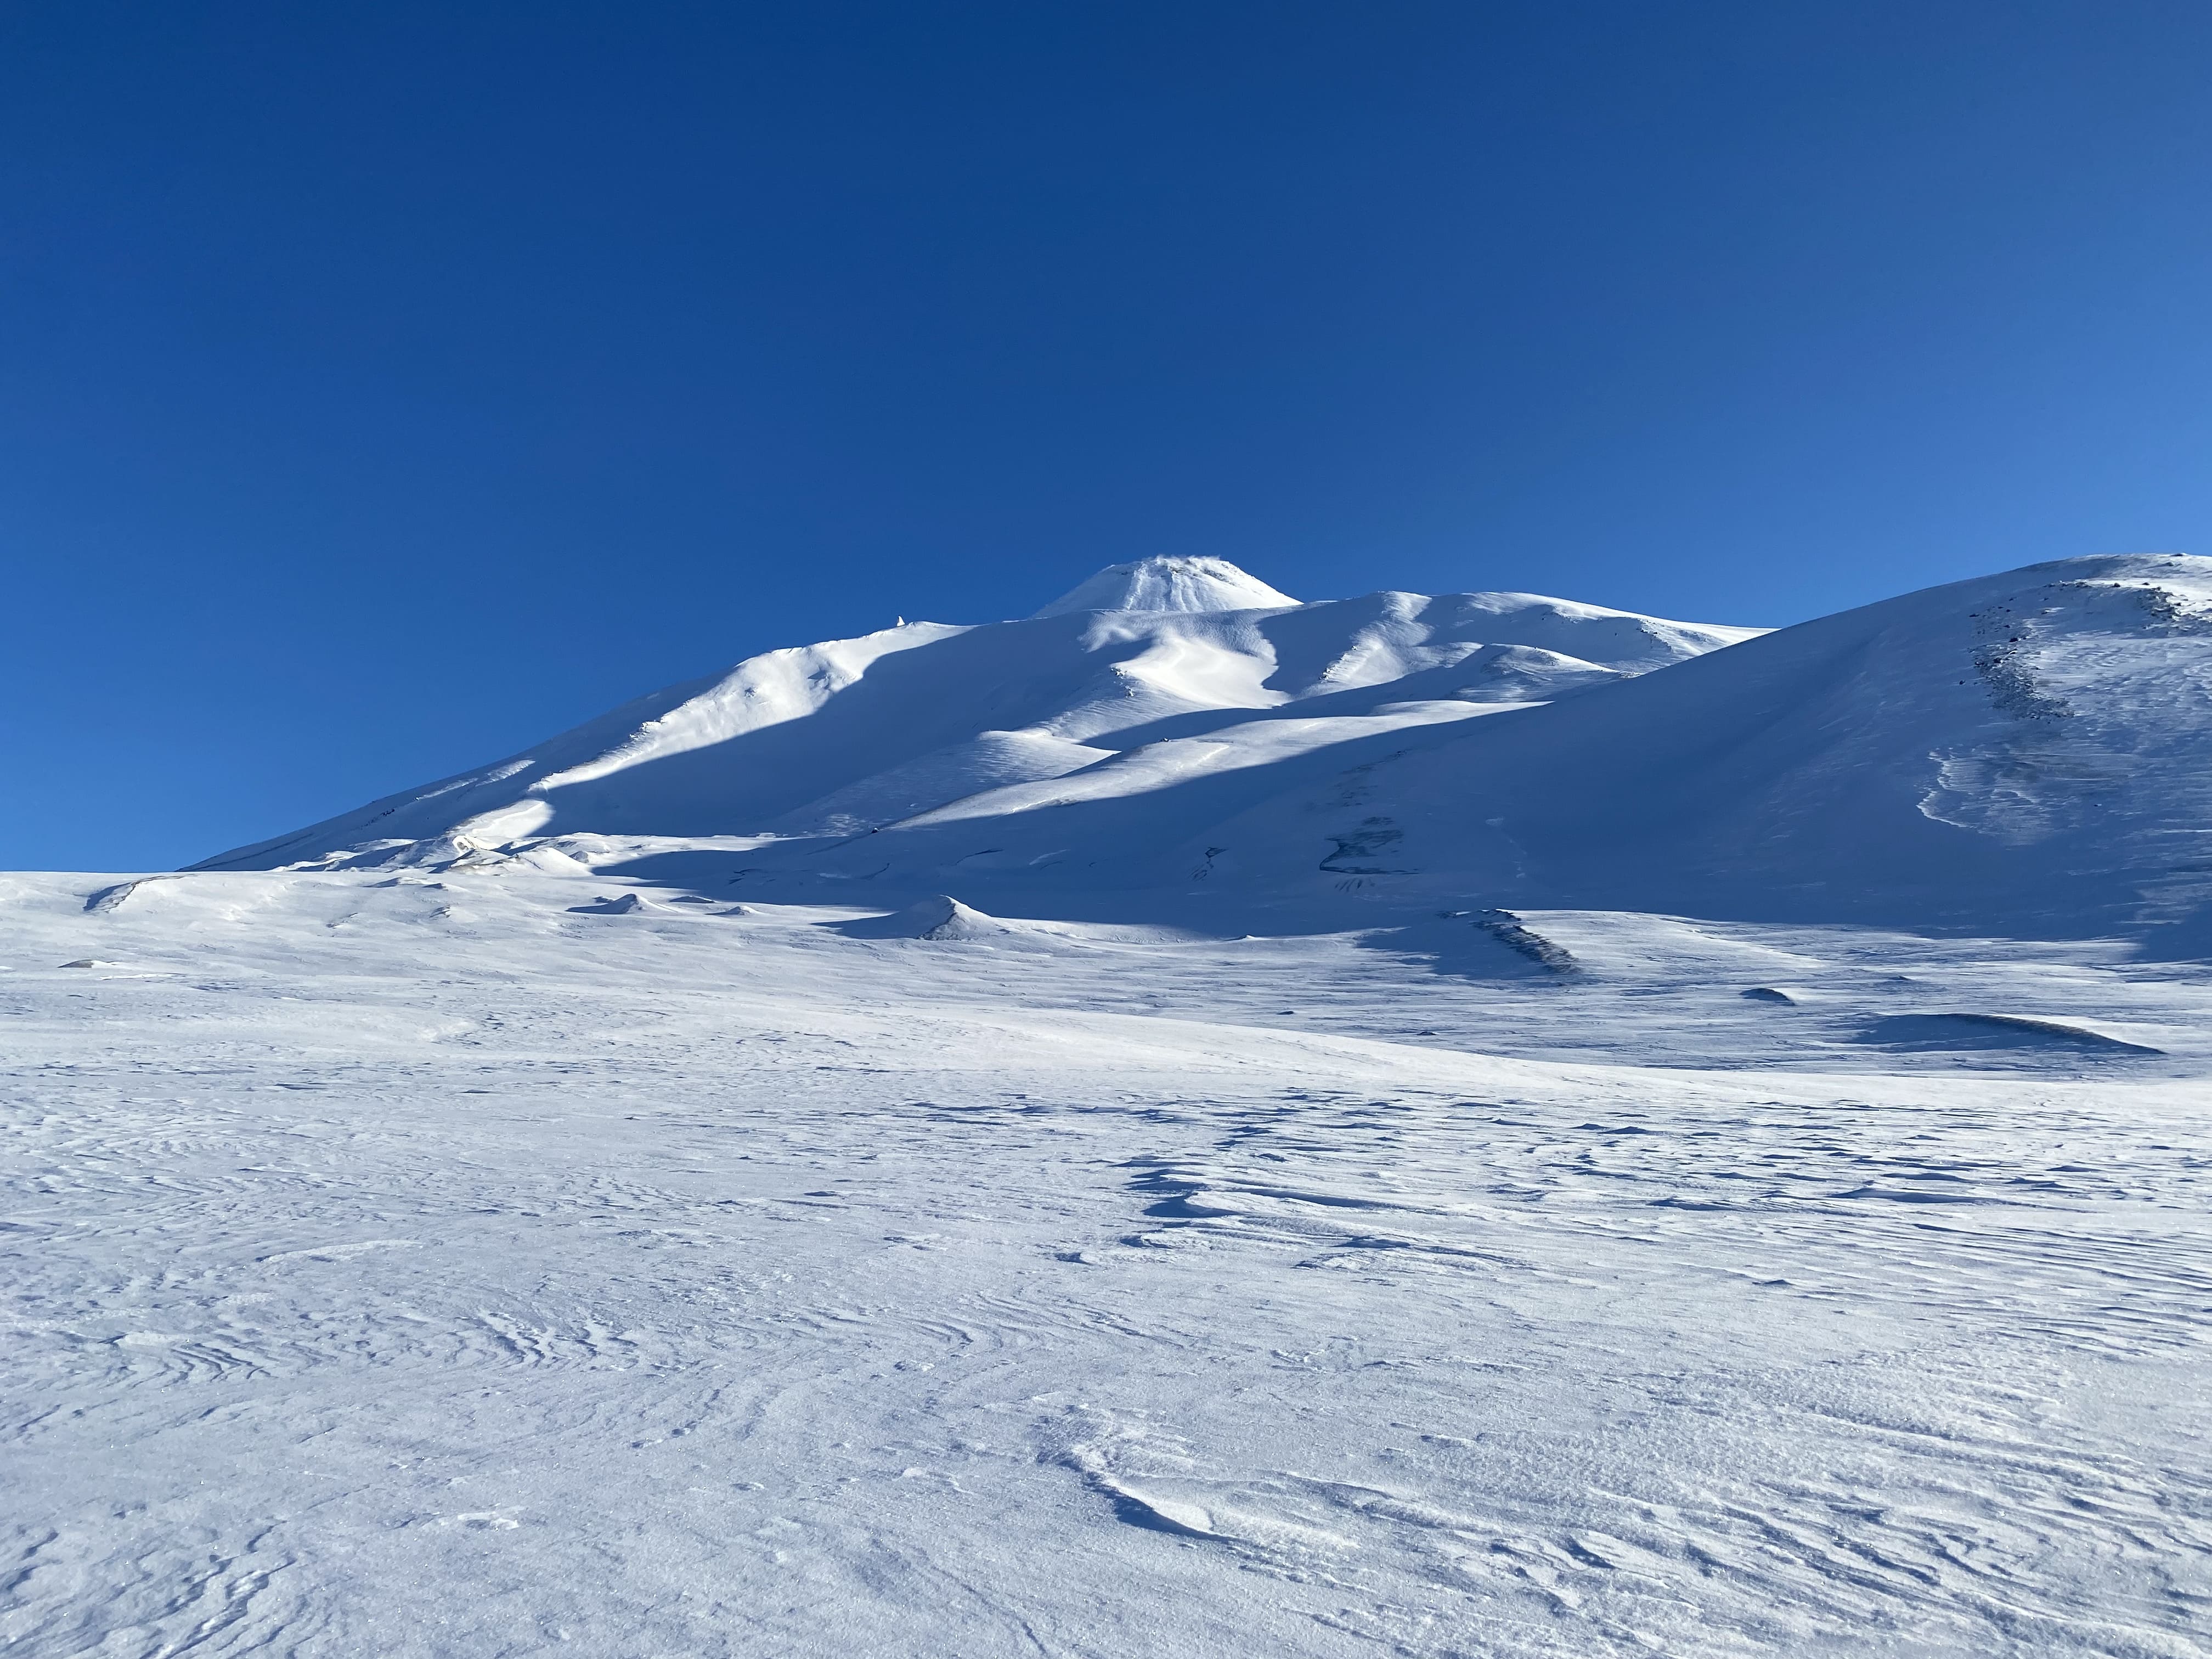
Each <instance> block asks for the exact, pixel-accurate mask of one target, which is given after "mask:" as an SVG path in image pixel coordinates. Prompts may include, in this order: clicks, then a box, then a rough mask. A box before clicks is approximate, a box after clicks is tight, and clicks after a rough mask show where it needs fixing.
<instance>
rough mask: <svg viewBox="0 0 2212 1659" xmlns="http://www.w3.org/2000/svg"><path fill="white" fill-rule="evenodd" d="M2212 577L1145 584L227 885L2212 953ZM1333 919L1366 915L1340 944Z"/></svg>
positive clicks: (739, 696) (704, 714) (448, 785)
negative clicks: (1646, 926)
mask: <svg viewBox="0 0 2212 1659" xmlns="http://www.w3.org/2000/svg"><path fill="white" fill-rule="evenodd" d="M2208 809H2212V560H2205V559H2199V558H2191V557H2185V556H2106V557H2094V558H2082V559H2072V560H2065V561H2061V562H2057V563H2053V564H2047V565H2039V566H2035V567H2033V568H2027V569H2024V570H2019V571H2014V572H2010V573H2008V574H2002V575H1996V576H1989V577H1982V578H1978V579H1975V580H1971V581H1965V582H1957V583H1953V584H1950V585H1948V586H1942V587H1936V588H1931V589H1928V590H1925V591H1923V592H1917V593H1912V594H1908V595H1905V596H1904V597H1902V598H1899V599H1890V600H1886V601H1883V602H1882V603H1880V604H1877V605H1868V606H1864V607H1862V608H1860V609H1857V610H1854V611H1846V612H1843V613H1841V614H1838V615H1837V616H1832V617H1823V618H1821V619H1820V620H1818V621H1814V622H1810V623H1802V624H1800V625H1799V626H1796V627H1794V628H1789V629H1781V630H1778V631H1775V632H1763V631H1762V630H1759V629H1749V628H1738V627H1723V626H1717V625H1711V624H1701V623H1680V622H1670V621H1665V620H1662V619H1660V618H1656V617H1644V616H1638V615H1635V614H1633V613H1631V612H1627V611H1613V610H1607V609H1605V608H1603V607H1601V606H1595V605H1577V604H1572V603H1569V602H1566V601H1563V600H1558V599H1544V598H1541V597H1538V596H1534V595H1531V594H1522V593H1458V594H1447V595H1443V596H1438V597H1434V598H1431V597H1425V596H1423V595H1419V594H1413V593H1401V592H1381V593H1372V594H1369V595H1366V596H1364V598H1359V599H1335V600H1325V601H1320V602H1316V603H1311V604H1302V603H1300V602H1298V601H1297V600H1295V599H1291V598H1290V597H1289V596H1288V595H1285V594H1283V593H1281V592H1277V591H1276V590H1275V589H1273V588H1272V587H1270V586H1267V584H1266V583H1264V582H1261V581H1260V580H1257V579H1255V578H1254V577H1252V576H1250V575H1249V574H1246V573H1245V572H1243V571H1242V570H1239V569H1238V568H1237V567H1235V566H1234V565H1231V564H1228V563H1226V562H1223V561H1220V560H1212V559H1148V560H1145V561H1142V562H1139V563H1135V564H1130V565H1121V566H1115V567H1113V568H1110V569H1108V570H1105V571H1102V572H1100V573H1099V574H1097V575H1096V576H1093V577H1092V578H1091V579H1090V580H1087V581H1085V582H1084V583H1083V584H1081V585H1080V586H1078V587H1077V588H1076V589H1074V590H1073V592H1070V593H1068V594H1066V595H1065V596H1064V597H1063V598H1061V599H1058V600H1056V601H1054V603H1053V604H1051V605H1047V606H1046V607H1044V609H1043V610H1042V611H1038V612H1037V613H1036V615H1035V616H1032V617H1027V618H1024V619H1020V620H1016V621H1011V622H1002V623H986V624H981V625H955V624H947V623H902V625H900V626H898V627H896V628H891V629H884V630H883V631H882V632H879V633H875V634H870V635H864V636H862V637H860V638H858V639H852V640H841V641H829V642H827V643H823V644H819V645H811V646H803V647H793V648H789V649H786V650H780V651H771V652H769V653H765V654H763V655H761V656H758V657H754V658H750V659H747V660H746V661H744V662H742V663H739V664H738V665H736V666H735V667H734V668H732V669H731V670H730V671H728V672H727V673H726V674H722V675H720V676H717V677H714V678H709V679H705V680H700V681H696V682H693V683H690V684H684V685H678V686H675V687H671V688H670V689H669V690H665V691H662V692H659V693H656V694H654V695H653V696H648V697H645V698H642V699H641V700H639V701H638V702H634V703H631V704H628V705H626V706H624V707H623V708H618V709H616V710H614V711H613V712H611V714H606V715H605V716H603V717H602V718H600V719H599V720H594V721H592V722H590V723H588V724H586V725H585V726H579V727H577V728H575V729H574V730H573V731H570V732H564V733H562V734H561V735H559V736H557V737H555V738H550V739H548V740H547V741H545V742H544V743H542V744H536V745H533V746H532V748H531V749H529V750H526V751H525V752H523V753H521V754H519V755H515V756H512V757H507V758H506V759H504V760H501V761H499V762H496V763H493V764H491V765H489V766H485V767H483V768H480V769H476V770H473V771H471V772H468V773H465V774H462V775H458V776H455V777H452V778H447V779H444V780H441V781H438V782H435V783H433V784H429V785H427V786H424V787H421V788H417V789H412V790H407V791H404V792H402V793H399V794H397V795H393V796H390V797H387V798H386V799H382V800H379V801H374V802H372V803H370V804H369V805H366V806H363V807H362V808H360V809H358V810H357V811H352V812H349V813H345V814H343V815H341V816H339V817H334V818H331V819H329V820H327V821H325V822H324V823H319V824H315V825H313V826H311V827H309V828H308V829H302V830H299V831H295V832H294V833H292V834H290V835H287V836H279V837H277V838H276V839H274V840H271V841H269V842H262V843H259V844H257V845H255V846H252V847H247V848H240V849H238V850H237V851H234V852H232V853H228V854H222V856H220V857H217V858H214V859H210V860H207V861H206V862H205V863H204V864H203V865H200V866H195V867H197V868H201V869H275V868H302V869H318V868H319V869H337V868H363V867H372V866H386V865H388V866H432V867H453V866H466V867H470V868H477V869H493V868H496V867H498V866H500V865H501V863H502V862H503V861H505V860H514V859H526V860H531V861H532V862H534V863H537V864H538V865H540V866H544V865H547V864H549V863H552V864H558V865H560V866H562V867H574V866H577V865H583V866H592V867H595V868H599V869H613V870H629V871H635V872H639V873H653V874H657V875H659V876H663V877H667V878H680V879H685V880H692V881H696V882H698V883H701V884H705V885H710V886H712V887H714V889H716V890H724V891H731V892H734V893H735V894H736V895H737V896H757V897H759V898H762V899H764V900H767V901H769V902H795V903H821V904H840V905H852V906H873V907H896V906H901V905H904V904H907V903H909V902H913V901H915V899H916V898H918V897H921V896H928V895H932V894H939V893H951V894H957V895H958V896H962V897H963V898H969V899H972V900H974V901H975V902H977V903H978V904H979V906H980V907H981V908H983V909H986V910H999V911H1001V912H1003V913H1006V914H1010V915H1049V914H1064V915H1097V916H1109V917H1110V916H1112V915H1117V914H1126V915H1139V914H1141V915H1145V916H1146V917H1149V918H1152V919H1159V918H1162V917H1175V916H1181V917H1184V918H1187V919H1188V920H1190V921H1192V922H1193V924H1194V925H1214V924H1213V921H1209V918H1212V919H1214V920H1216V921H1218V922H1219V925H1230V924H1229V923H1228V921H1227V920H1226V919H1227V918H1228V917H1229V916H1231V915H1237V916H1239V917H1242V918H1243V919H1245V921H1251V920H1252V919H1253V918H1255V917H1264V916H1267V915H1280V916H1282V917H1284V918H1285V921H1286V922H1294V923H1295V925H1299V926H1310V925H1314V917H1315V915H1316V914H1319V915H1322V916H1323V917H1326V916H1328V915H1339V914H1341V915H1346V916H1348V917H1349V916H1356V915H1358V914H1359V913H1361V912H1364V911H1366V910H1368V909H1369V908H1371V907H1373V906H1375V905H1377V904H1381V905H1383V906H1384V907H1386V908H1407V907H1424V908H1430V909H1436V908H1443V909H1464V910H1468V911H1480V910H1482V909H1485V908H1491V907H1498V906H1508V905H1512V906H1522V907H1528V906H1536V907H1544V908H1613V909H1654V910H1664V911H1668V912H1673V913H1678V914H1684V915H1709V916H1714V917H1731V918H1742V919H1770V920H1803V921H1858V922H1865V923H1873V924H1881V925H1887V926H1895V927H1917V928H1929V929H1937V930H1960V931H1980V932H1986V933H1999V934H2008V935H2016V936H2033V935H2050V936H2054V937H2055V936H2062V935H2080V934H2083V933H2123V934H2130V935H2134V936H2136V937H2139V938H2142V939H2144V940H2146V941H2148V943H2150V944H2151V945H2153V946H2154V947H2159V948H2163V949H2166V950H2169V951H2179V952H2183V953H2187V954H2196V953H2198V952H2200V951H2203V950H2204V949H2205V948H2206V947H2207V946H2208V945H2212V811H2208ZM1346 925H1355V924H1354V923H1352V922H1350V921H1347V923H1346Z"/></svg>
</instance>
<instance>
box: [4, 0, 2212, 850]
mask: <svg viewBox="0 0 2212 1659" xmlns="http://www.w3.org/2000/svg"><path fill="white" fill-rule="evenodd" d="M2208 87H2212V7H2208V6H2206V5H2204V4H2203V3H2202V0H2185V3H2172V4H2165V3H2134V0H2098V3H2088V0H2081V3H2072V4H2063V5H2058V4H2035V3H2002V0H1973V3H1950V0H1912V3H1906V4H1887V3H1880V0H1848V3H1845V0H1837V3H1829V4H1798V3H1787V0H1784V3H1775V0H1755V3H1748V0H1747V3H1729V4H1705V3H1695V0H1675V3H1658V0H1637V3H1589V4H1577V3H1561V0H1535V3H1522V4H1480V3H1474V0H1459V3H1447V4H1424V3H1376V4H1352V3H1337V4H1331V5H1304V4H1297V3H1273V0H1271V3H1266V4H1259V3H1254V4H1243V5H1240V4H1221V3H1206V0H1173V3H1163V4H1148V3H1141V0H1113V3H1103V0H1102V3H1093V4H1061V3H1050V0H1024V3H1006V4H992V3H972V4H970V3H959V4H953V3H943V4H940V3H928V0H902V3H888V4H883V5H867V4H850V5H848V4H842V3H827V0H824V3H805V4H757V5H745V4H733V3H724V4H711V5H708V4H702V5H686V4H654V3H640V0H626V3H623V4H620V5H616V4H612V3H604V4H597V5H589V6H585V5H563V4H559V3H547V0H531V3H526V4H523V3H517V4H512V5H502V4H494V3H470V0H440V3H433V4H413V3H404V0H401V3H380V4H378V5H375V6H343V7H342V6H301V5H298V4H295V3H290V0H286V3H282V4H256V3H245V0H238V3H232V0H226V3H220V4H213V5H205V6H177V5H173V4H171V3H167V0H161V3H147V4H138V5H114V4H106V3H100V0H77V3H71V4H68V5H34V4H22V5H8V6H5V7H4V8H3V9H0V566H4V568H5V572H6V574H7V578H8V580H7V586H6V589H5V596H6V604H7V610H6V617H7V626H6V631H5V635H4V638H5V641H6V649H5V652H4V660H0V866H48V867H57V866H58V867H65V868H76V869H102V868H109V869H114V868H139V867H158V866H171V865H174V864H178V863H180V862H183V861H185V860H190V859H193V858H197V857H199V856H203V855H205V854H211V853H214V852H216V851H218V850H220V849H222V848H225V847H227V846H229V845H232V844H234V843H237V842H245V841H249V840H254V839H258V838H260V837H262V836H269V835H273V834H275V833H276V832H277V831H280V830H283V829H288V828H290V827H293V826H295V825H296V824H298V823H304V822H307V821H308V820H310V819H313V818H316V817H322V816H325V815H326V814H328V813H330V812H333V811H338V810H340V809H342V808H344V807H348V806H350V805H355V804H356V803H358V802H360V801H362V800H364V799H368V798H370V797H372V796H374V795H376V794H380V793H386V792H387V791H390V790H392V789H395V788H398V787H402V786H404V785H407V784H410V783H415V782H418V781H423V780H426V779H428V778H430V777H433V776H435V775H440V774H442V773H446V772H449V771H453V770H455V769H459V768H461V767H464V766H466V765H470V764H472V763H477V762H480V761H484V760H488V759H489V758H492V757H495V756H498V755H500V754H502V753H505V752H507V751H509V750H514V749H516V748H519V747H520V746H522V745H524V744H526V743H528V742H529V741H531V740H532V739H533V738H538V737H540V736H543V735H544V734H546V733H548V732H552V731H554V730H556V729H558V728H560V727H562V726H566V725H568V724H571V723H573V722H574V721H576V720H580V719H582V718H584V717H586V716H588V715H590V714H595V713H598V712H599V711H600V710H601V709H603V708H606V707H608V706H610V705H611V704H613V703H615V702H619V701H622V700H623V699H624V698H627V697H629V696H633V695H635V694H637V693H640V692H643V691H646V690H652V689H653V688H655V687H657V686H659V685H661V684H666V683H668V682H671V681H673V680H677V679H680V678H687V677H690V676H692V675H696V674H699V673H703V672H706V671H711V670H713V669H715V668H718V667H720V666H721V665H725V664H726V663H728V662H731V661H732V660H734V659H737V658H738V657H741V656H744V655H746V654H749V653H752V652H755V651H757V650H760V649H763V648H766V647H771V646H775V645H780V644H790V643H795V642H800V641H808V640H813V639H817V638H824V637H833V636H836V635H848V634H853V633H859V632H864V631H866V630H868V629H873V628H877V627H881V626H884V625H885V624H886V623H889V622H890V620H891V618H892V617H893V616H894V615H895V614H896V613H899V612H903V613H904V614H906V615H907V616H908V617H930V618H933V619H938V620H945V621H976V620H984V619H988V618H993V617H1002V616H1007V615H1014V614H1020V613H1024V612H1026V611H1030V610H1032V609H1034V608H1035V607H1036V605H1040V604H1042V603H1043V602H1044V601H1045V600H1047V599H1050V598H1052V597H1053V596H1054V594H1056V593H1058V592H1060V591H1061V590H1063V589H1064V588H1066V587H1067V586H1071V585H1073V583H1074V582H1075V581H1076V580H1079V578H1081V577H1082V576H1083V575H1085V574H1087V573H1088V572H1089V571H1091V569H1093V568H1096V567H1097V566H1099V565H1102V564H1105V563H1109V562H1115V561H1118V560H1122V559H1127V558H1133V557H1139V556H1144V555H1146V554H1152V553H1206V554H1217V555H1220V556H1225V557H1228V558H1231V559H1234V560H1236V561H1237V562H1239V563H1242V564H1244V565H1246V566H1248V567H1249V568H1251V569H1252V570H1253V571H1254V572H1255V574H1259V575H1261V576H1262V577H1264V578H1265V579H1267V580H1269V581H1271V582H1273V583H1274V584H1276V585H1277V586H1280V587H1282V588H1285V590H1287V591H1289V592H1292V593H1295V594H1297V595H1299V596H1300V597H1303V598H1324V597H1330V596H1334V595H1341V594H1349V593H1355V592H1365V591H1368V590H1370V589H1373V588H1376V587H1385V586H1388V587H1406V588H1413V589H1418V590H1422V591H1426V592H1443V591H1449V590H1455V589H1463V588H1476V587H1508V588H1526V589H1534V590H1537V591H1540V592H1552V593H1558V594H1564V595H1566V596H1569V597H1572V598H1577V599H1592V600H1596V601H1599V602H1601V603H1607V604H1613V605H1627V606H1631V607H1633V608H1636V609H1639V610H1648V611H1657V612H1660V613H1662V614H1667V615H1673V616H1679V617H1692V618H1697V619H1701V620H1711V621H1721V622H1744V623H1785V622H1790V621H1794V620H1797V619H1800V618H1802V617H1808V616H1811V615H1814V614H1818V613H1820V612H1822V611H1830V610H1834V609H1837V608H1839V607H1842V606H1845V605H1852V604H1856V603H1859V602H1862V601H1865V600H1869V599H1875V598H1879V597H1881V596H1883V595H1886V594H1888V593H1891V592H1897V591H1901V590H1904V589H1906V588H1911V587H1916V586H1924V585H1926V584H1929V583H1931V582H1936V581H1942V580H1948V579H1951V578H1954V577H1958V576H1962V575H1966V574H1973V573H1976V572H1980V571H1984V570H1990V569H1996V568H2005V567H2008V566H2012V565H2017V564H2024V563H2027V562H2033V561H2036V560H2040V559H2046V558H2051V557H2057V556H2064V555H2069V554H2076V553H2086V552H2093V551H2103V550H2116V549H2160V550H2172V549H2180V550H2196V551H2212V468H2208V465H2207V462H2208V459H2212V94H2208V92H2207V88H2208Z"/></svg>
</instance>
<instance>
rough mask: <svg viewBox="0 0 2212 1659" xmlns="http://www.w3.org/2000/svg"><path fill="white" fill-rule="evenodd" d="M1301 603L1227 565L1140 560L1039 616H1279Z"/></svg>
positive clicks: (1111, 570) (1110, 571) (1081, 587)
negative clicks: (1269, 613) (1129, 613)
mask: <svg viewBox="0 0 2212 1659" xmlns="http://www.w3.org/2000/svg"><path fill="white" fill-rule="evenodd" d="M1298 603H1300V601H1298V600H1297V599H1292V598H1291V596H1290V595H1289V594H1287V593H1279V592H1276V591H1275V590H1274V589H1273V588H1272V587H1270V586H1267V583H1265V582H1263V581H1261V580H1260V579H1259V578H1258V577H1257V576H1251V575H1247V574H1245V573H1244V572H1243V571H1242V570H1239V569H1238V568H1237V567H1236V566H1235V565H1233V564H1231V563H1230V562H1229V561H1228V560H1226V559H1139V560H1138V561H1137V562H1135V563H1133V564H1109V565H1108V566H1107V567H1106V568H1104V569H1103V570H1102V571H1100V572H1099V573H1098V574H1097V575H1095V576H1093V577H1091V579H1090V580H1088V581H1085V582H1080V583H1078V584H1077V585H1076V586H1074V587H1073V588H1070V589H1069V590H1068V591H1067V592H1065V593H1063V594H1061V595H1060V597H1059V598H1058V599H1054V601H1053V602H1052V603H1051V604H1050V605H1047V606H1045V608H1044V609H1043V610H1042V611H1038V612H1037V613H1036V614H1037V615H1038V616H1040V617H1064V616H1066V615H1068V614H1069V613H1070V612H1072V611H1279V610H1281V609H1283V608H1284V607H1285V605H1297V604H1298Z"/></svg>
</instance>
